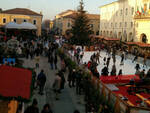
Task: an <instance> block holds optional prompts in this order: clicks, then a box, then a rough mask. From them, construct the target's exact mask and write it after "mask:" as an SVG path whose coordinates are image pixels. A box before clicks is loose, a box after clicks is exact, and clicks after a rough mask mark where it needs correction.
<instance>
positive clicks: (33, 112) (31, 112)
mask: <svg viewBox="0 0 150 113" xmlns="http://www.w3.org/2000/svg"><path fill="white" fill-rule="evenodd" d="M37 105H38V102H37V100H36V99H33V102H32V105H31V106H29V107H27V109H26V110H25V112H24V113H39V109H38V107H37Z"/></svg>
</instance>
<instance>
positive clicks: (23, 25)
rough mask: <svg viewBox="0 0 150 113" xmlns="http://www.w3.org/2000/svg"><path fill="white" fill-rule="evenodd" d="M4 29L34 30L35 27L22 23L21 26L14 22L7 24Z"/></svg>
mask: <svg viewBox="0 0 150 113" xmlns="http://www.w3.org/2000/svg"><path fill="white" fill-rule="evenodd" d="M5 28H6V29H29V30H36V29H37V27H36V26H35V25H33V24H31V23H28V22H23V23H22V24H17V23H15V22H9V23H8V24H6V25H5Z"/></svg>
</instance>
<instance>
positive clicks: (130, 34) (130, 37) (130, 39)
mask: <svg viewBox="0 0 150 113" xmlns="http://www.w3.org/2000/svg"><path fill="white" fill-rule="evenodd" d="M128 41H130V42H133V41H134V40H133V34H132V32H130V33H129V38H128Z"/></svg>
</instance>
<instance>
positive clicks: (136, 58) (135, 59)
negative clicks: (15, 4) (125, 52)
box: [132, 53, 138, 63]
mask: <svg viewBox="0 0 150 113" xmlns="http://www.w3.org/2000/svg"><path fill="white" fill-rule="evenodd" d="M137 60H138V53H136V55H135V57H134V59H133V60H132V63H134V62H135V61H137Z"/></svg>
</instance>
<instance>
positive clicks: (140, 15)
mask: <svg viewBox="0 0 150 113" xmlns="http://www.w3.org/2000/svg"><path fill="white" fill-rule="evenodd" d="M134 19H150V14H135V15H134Z"/></svg>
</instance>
